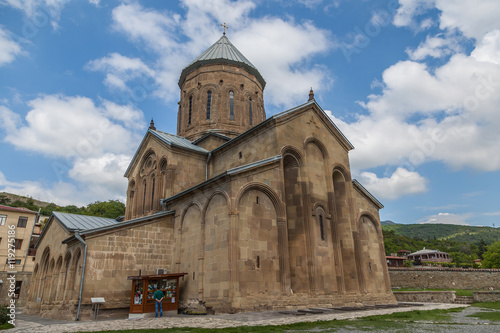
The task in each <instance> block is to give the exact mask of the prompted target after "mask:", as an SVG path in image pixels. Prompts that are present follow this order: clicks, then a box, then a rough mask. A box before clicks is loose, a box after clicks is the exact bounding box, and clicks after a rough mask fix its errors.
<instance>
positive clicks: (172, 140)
mask: <svg viewBox="0 0 500 333" xmlns="http://www.w3.org/2000/svg"><path fill="white" fill-rule="evenodd" d="M148 134H151V135H152V136H154V137H156V138H158V139H160V140H161V141H162V142H164V143H166V144H167V145H169V146H171V147H177V148H180V149H185V150H189V151H192V152H195V153H200V154H208V150H206V149H205V148H203V147H200V146H197V145H194V144H193V143H191V141H189V140H188V139H186V138H183V137H181V136H177V135H174V134H170V133H167V132H162V131H158V130H153V129H151V128H150V129H148V131H147V132H146V135H144V138H143V139H142V141H141V143H140V144H139V147H138V148H137V150H136V152H135V154H134V157H132V160H130V164H129V165H128V168H127V170H126V171H125V174H124V175H123V176H124V177H127V174H128V172H129V171H130V168H131V167H132V164H133V163H134V161H135V158H136V157H137V154H138V153H139V151H140V150H141V147H142V145H143V144H144V142H145V141H146V138H147V137H148Z"/></svg>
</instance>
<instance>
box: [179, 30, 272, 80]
mask: <svg viewBox="0 0 500 333" xmlns="http://www.w3.org/2000/svg"><path fill="white" fill-rule="evenodd" d="M217 62H224V63H229V64H234V65H239V66H242V67H244V68H245V69H246V70H248V71H249V72H250V73H252V74H253V75H255V77H256V78H257V80H259V82H260V84H261V85H262V89H264V87H265V85H266V81H264V78H263V77H262V75H260V73H259V71H258V70H257V68H256V67H255V66H254V65H253V64H252V63H251V62H250V61H249V60H248V59H247V58H246V57H245V56H244V55H243V54H242V53H241V52H240V51H239V50H238V49H237V48H236V47H235V46H234V45H233V44H231V42H230V41H229V39H228V38H227V37H226V36H222V37H221V38H220V39H219V40H218V41H217V42H215V44H213V45H212V46H210V47H209V48H208V49H206V50H205V52H203V53H202V54H201V55H200V56H199V57H198V58H196V59H194V60H193V61H192V62H191V63H190V64H189V65H187V66H186V68H184V69H183V70H182V73H181V77H180V79H179V87H181V86H182V84H183V83H184V80H185V79H186V76H187V75H188V74H189V73H190V72H192V71H193V70H195V69H196V68H198V67H200V66H202V65H205V64H211V63H217Z"/></svg>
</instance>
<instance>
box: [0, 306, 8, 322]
mask: <svg viewBox="0 0 500 333" xmlns="http://www.w3.org/2000/svg"><path fill="white" fill-rule="evenodd" d="M8 314H9V309H8V308H7V305H1V306H0V325H3V324H5V323H6V322H8V321H9V317H8Z"/></svg>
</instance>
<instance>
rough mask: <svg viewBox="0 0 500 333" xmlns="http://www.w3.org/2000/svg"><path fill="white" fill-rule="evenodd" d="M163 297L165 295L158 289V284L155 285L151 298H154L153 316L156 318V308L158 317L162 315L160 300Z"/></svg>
mask: <svg viewBox="0 0 500 333" xmlns="http://www.w3.org/2000/svg"><path fill="white" fill-rule="evenodd" d="M164 297H165V295H164V294H163V292H162V291H161V290H160V286H159V285H158V286H157V287H156V291H155V293H154V294H153V298H154V299H155V314H156V316H155V317H156V318H158V308H159V309H160V317H163V309H162V306H161V301H162V300H163V298H164Z"/></svg>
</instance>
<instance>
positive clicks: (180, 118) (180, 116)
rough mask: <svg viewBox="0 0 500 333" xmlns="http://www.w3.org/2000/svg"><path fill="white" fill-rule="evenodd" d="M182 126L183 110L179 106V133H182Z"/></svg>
mask: <svg viewBox="0 0 500 333" xmlns="http://www.w3.org/2000/svg"><path fill="white" fill-rule="evenodd" d="M181 125H182V108H181V106H180V105H179V123H178V124H177V133H179V134H180V133H181Z"/></svg>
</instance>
